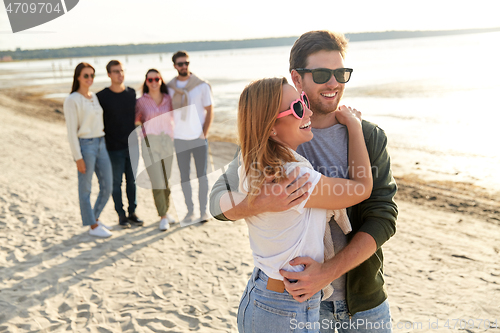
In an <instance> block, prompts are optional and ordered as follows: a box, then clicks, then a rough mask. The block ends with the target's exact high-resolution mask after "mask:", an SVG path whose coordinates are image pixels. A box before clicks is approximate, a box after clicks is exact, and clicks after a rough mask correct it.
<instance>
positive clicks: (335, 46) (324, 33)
mask: <svg viewBox="0 0 500 333" xmlns="http://www.w3.org/2000/svg"><path fill="white" fill-rule="evenodd" d="M319 51H339V52H340V55H341V56H342V58H344V59H345V54H346V51H347V39H346V38H345V37H344V35H343V34H341V33H338V32H332V31H328V30H317V31H309V32H306V33H305V34H303V35H302V36H300V37H299V39H297V40H296V41H295V43H294V44H293V47H292V50H291V51H290V68H289V70H290V72H291V71H292V69H295V68H306V67H307V57H309V56H310V55H311V54H313V53H316V52H319ZM302 75H303V74H302Z"/></svg>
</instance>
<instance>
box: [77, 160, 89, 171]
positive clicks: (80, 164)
mask: <svg viewBox="0 0 500 333" xmlns="http://www.w3.org/2000/svg"><path fill="white" fill-rule="evenodd" d="M76 168H77V169H78V172H79V173H83V174H85V171H87V168H86V167H85V161H84V160H83V158H80V159H79V160H78V161H76Z"/></svg>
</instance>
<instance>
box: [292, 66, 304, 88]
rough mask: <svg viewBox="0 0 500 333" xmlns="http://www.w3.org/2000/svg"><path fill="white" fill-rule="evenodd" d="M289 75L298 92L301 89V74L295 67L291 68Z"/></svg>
mask: <svg viewBox="0 0 500 333" xmlns="http://www.w3.org/2000/svg"><path fill="white" fill-rule="evenodd" d="M290 75H291V76H292V81H293V85H294V86H295V89H297V91H299V92H300V91H302V76H301V75H300V74H299V72H297V71H296V70H295V69H292V72H291V73H290Z"/></svg>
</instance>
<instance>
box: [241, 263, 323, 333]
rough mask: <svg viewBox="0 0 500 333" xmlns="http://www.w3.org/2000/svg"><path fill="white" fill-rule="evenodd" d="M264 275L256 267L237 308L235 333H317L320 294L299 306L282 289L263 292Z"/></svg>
mask: <svg viewBox="0 0 500 333" xmlns="http://www.w3.org/2000/svg"><path fill="white" fill-rule="evenodd" d="M267 279H268V278H267V275H266V274H264V272H262V271H261V270H260V269H258V268H255V269H254V271H253V274H252V277H251V278H250V280H249V281H248V284H247V287H246V289H245V292H244V293H243V296H242V298H241V301H240V306H239V307H238V317H237V321H238V331H239V332H240V333H260V332H273V333H281V332H315V333H316V332H319V328H320V325H319V324H320V323H319V306H320V302H321V292H318V293H317V294H316V295H314V296H313V297H311V298H310V299H309V300H307V301H305V302H302V303H299V302H297V301H296V300H294V299H293V297H292V296H291V295H290V294H289V293H288V292H287V291H286V290H285V291H284V292H283V293H278V292H275V291H271V290H268V289H266V285H267Z"/></svg>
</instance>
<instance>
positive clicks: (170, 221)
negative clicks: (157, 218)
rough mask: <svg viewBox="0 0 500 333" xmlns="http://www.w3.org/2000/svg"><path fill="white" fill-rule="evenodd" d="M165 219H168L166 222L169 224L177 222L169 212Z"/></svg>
mask: <svg viewBox="0 0 500 333" xmlns="http://www.w3.org/2000/svg"><path fill="white" fill-rule="evenodd" d="M167 220H168V223H170V224H174V223H177V221H176V220H175V219H174V218H173V217H172V216H170V214H167Z"/></svg>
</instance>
